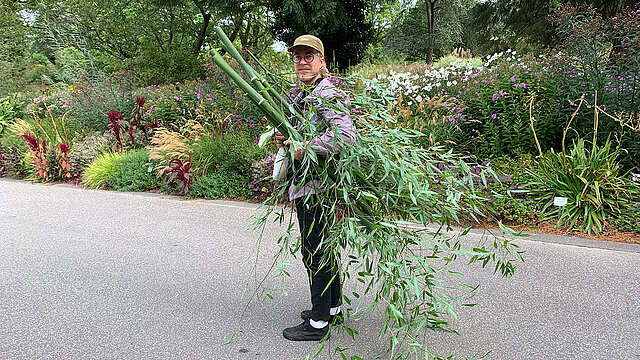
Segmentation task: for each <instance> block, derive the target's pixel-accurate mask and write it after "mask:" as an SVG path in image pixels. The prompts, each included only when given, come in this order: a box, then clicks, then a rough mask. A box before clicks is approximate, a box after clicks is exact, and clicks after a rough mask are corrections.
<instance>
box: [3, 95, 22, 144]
mask: <svg viewBox="0 0 640 360" xmlns="http://www.w3.org/2000/svg"><path fill="white" fill-rule="evenodd" d="M23 111H24V108H23V104H22V103H20V101H19V100H18V101H16V98H15V97H13V96H7V97H4V98H1V99H0V135H2V134H3V133H4V131H5V130H6V128H7V127H8V126H9V125H11V124H12V123H13V122H14V121H15V119H16V118H20V117H22V116H23Z"/></svg>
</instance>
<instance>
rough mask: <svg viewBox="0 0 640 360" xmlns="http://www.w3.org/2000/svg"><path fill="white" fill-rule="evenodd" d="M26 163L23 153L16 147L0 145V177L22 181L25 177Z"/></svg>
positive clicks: (26, 173) (26, 172)
mask: <svg viewBox="0 0 640 360" xmlns="http://www.w3.org/2000/svg"><path fill="white" fill-rule="evenodd" d="M28 161H29V160H26V161H25V156H24V153H23V152H22V151H21V150H19V149H18V148H16V147H7V146H3V145H0V176H2V177H5V176H6V177H12V178H17V179H23V178H25V177H27V175H28V173H29V172H28V171H27V167H28V165H29V164H28Z"/></svg>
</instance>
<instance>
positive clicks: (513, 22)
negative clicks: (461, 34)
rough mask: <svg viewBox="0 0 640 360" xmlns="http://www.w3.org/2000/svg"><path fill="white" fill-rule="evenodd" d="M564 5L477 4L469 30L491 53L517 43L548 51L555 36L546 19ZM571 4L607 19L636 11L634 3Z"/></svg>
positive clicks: (549, 1)
mask: <svg viewBox="0 0 640 360" xmlns="http://www.w3.org/2000/svg"><path fill="white" fill-rule="evenodd" d="M565 3H567V2H566V1H561V0H533V1H531V0H489V1H485V2H481V3H478V4H477V5H476V6H475V8H474V9H473V11H472V23H473V25H472V27H473V28H474V29H476V30H482V31H477V32H476V33H477V34H482V35H480V39H479V41H480V42H481V43H483V44H484V47H485V48H493V49H492V50H498V49H500V48H504V47H513V46H514V43H518V42H520V43H522V45H523V46H533V47H537V48H550V47H553V45H554V44H555V43H556V42H557V37H556V36H555V30H554V28H553V26H552V25H551V23H550V22H549V18H548V16H549V14H551V13H552V12H553V11H554V10H555V9H558V8H559V7H560V6H562V5H564V4H565ZM571 3H573V4H574V5H588V6H589V5H590V6H593V7H595V8H596V9H597V10H598V12H599V13H600V14H602V15H603V16H604V17H611V16H613V15H614V14H616V13H618V12H620V11H622V10H624V9H625V8H631V9H636V8H637V0H573V1H571ZM492 39H494V40H492ZM495 39H498V40H497V41H498V43H496V40H495Z"/></svg>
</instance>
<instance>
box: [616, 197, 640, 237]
mask: <svg viewBox="0 0 640 360" xmlns="http://www.w3.org/2000/svg"><path fill="white" fill-rule="evenodd" d="M611 223H612V225H613V226H615V227H616V229H618V230H620V231H629V232H634V233H638V234H640V202H638V203H633V204H629V205H628V206H627V208H626V209H623V211H621V213H620V216H618V217H617V218H614V219H613V220H612V221H611Z"/></svg>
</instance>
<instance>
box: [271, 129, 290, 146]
mask: <svg viewBox="0 0 640 360" xmlns="http://www.w3.org/2000/svg"><path fill="white" fill-rule="evenodd" d="M274 135H275V136H276V146H277V147H278V148H281V147H283V146H284V145H285V144H284V142H285V140H287V139H286V138H285V137H284V135H282V134H281V133H280V131H276V132H275V134H274Z"/></svg>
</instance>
